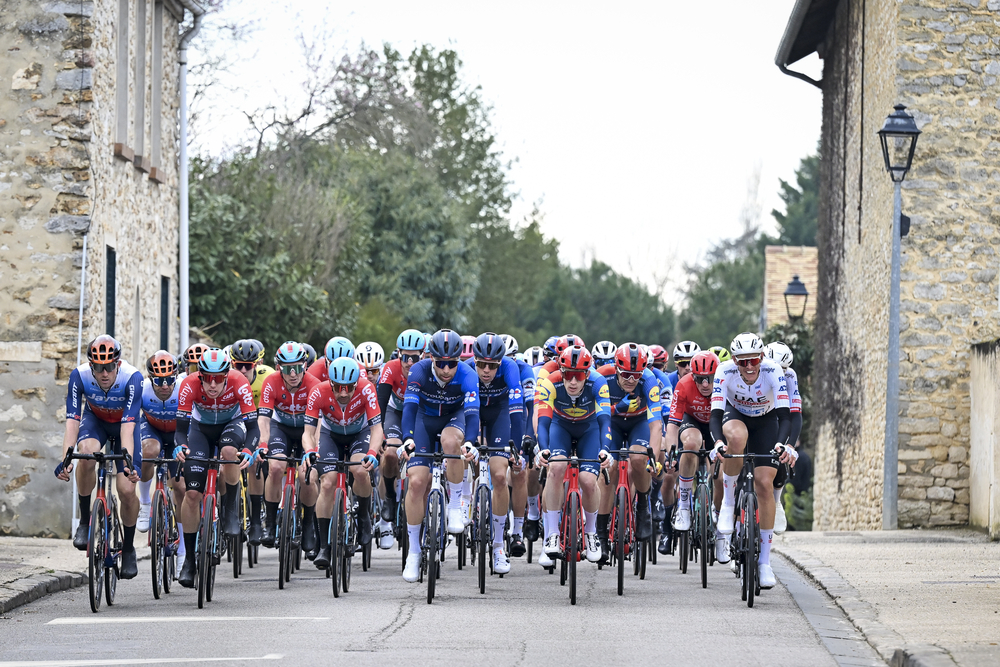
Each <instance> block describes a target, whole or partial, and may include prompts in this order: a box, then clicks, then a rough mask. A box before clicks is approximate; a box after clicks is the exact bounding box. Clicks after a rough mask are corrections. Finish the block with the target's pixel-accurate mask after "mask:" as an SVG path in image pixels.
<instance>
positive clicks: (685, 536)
mask: <svg viewBox="0 0 1000 667" xmlns="http://www.w3.org/2000/svg"><path fill="white" fill-rule="evenodd" d="M678 546H679V547H680V563H681V574H687V571H688V559H689V558H690V553H689V552H690V549H691V531H690V530H684V531H681V535H680V540H679V541H678Z"/></svg>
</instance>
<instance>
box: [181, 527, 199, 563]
mask: <svg viewBox="0 0 1000 667" xmlns="http://www.w3.org/2000/svg"><path fill="white" fill-rule="evenodd" d="M197 541H198V533H184V553H185V554H186V558H187V560H190V561H191V562H194V552H195V543H196V542H197Z"/></svg>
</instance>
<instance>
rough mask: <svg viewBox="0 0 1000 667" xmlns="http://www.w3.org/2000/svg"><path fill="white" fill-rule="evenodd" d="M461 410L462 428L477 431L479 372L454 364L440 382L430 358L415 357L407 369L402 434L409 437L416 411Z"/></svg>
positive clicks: (438, 413)
mask: <svg viewBox="0 0 1000 667" xmlns="http://www.w3.org/2000/svg"><path fill="white" fill-rule="evenodd" d="M462 411H464V414H465V432H466V433H479V376H478V375H476V371H474V370H473V369H472V368H470V367H469V366H467V365H466V364H462V363H460V364H458V366H457V367H456V371H455V377H453V378H452V379H451V380H450V381H448V382H447V383H444V384H443V385H442V383H441V381H440V380H438V379H437V376H436V375H435V374H434V361H433V360H432V359H424V360H422V361H418V362H417V363H415V364H414V365H413V368H411V369H410V375H409V377H408V378H407V381H406V398H405V400H404V401H403V437H404V438H412V437H413V429H414V425H415V423H416V418H417V412H420V413H421V414H424V415H427V416H434V417H443V416H445V415H452V414H455V413H458V412H462Z"/></svg>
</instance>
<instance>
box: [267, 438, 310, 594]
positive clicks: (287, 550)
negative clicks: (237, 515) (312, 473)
mask: <svg viewBox="0 0 1000 667" xmlns="http://www.w3.org/2000/svg"><path fill="white" fill-rule="evenodd" d="M267 458H268V459H274V460H277V461H281V462H283V463H287V464H288V465H286V466H285V479H284V480H282V483H281V501H280V502H279V504H278V513H277V515H276V516H275V521H276V523H277V525H278V536H277V537H278V539H277V545H278V589H279V590H281V589H283V588H284V587H285V584H286V583H288V582H289V581H291V578H292V569H293V567H298V561H299V558H300V557H301V551H302V549H301V546H300V544H301V543H300V539H301V534H302V525H301V517H300V516H299V515H300V511H301V510H300V508H299V505H298V489H297V487H296V484H295V481H296V473H297V472H298V468H297V467H296V466H297V464H298V463H300V462H301V461H302V460H303V459H301V458H295V457H292V456H284V455H282V456H275V455H270V454H269V455H268V456H267ZM305 477H306V484H309V471H308V469H307V470H306V475H305ZM293 558H294V560H293ZM293 563H294V566H293Z"/></svg>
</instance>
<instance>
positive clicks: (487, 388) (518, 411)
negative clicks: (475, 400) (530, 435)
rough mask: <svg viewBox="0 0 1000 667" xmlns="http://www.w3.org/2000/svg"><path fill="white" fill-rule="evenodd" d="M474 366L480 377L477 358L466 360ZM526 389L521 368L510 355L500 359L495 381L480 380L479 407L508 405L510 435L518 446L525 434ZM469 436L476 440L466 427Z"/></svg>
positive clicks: (470, 365) (470, 366)
mask: <svg viewBox="0 0 1000 667" xmlns="http://www.w3.org/2000/svg"><path fill="white" fill-rule="evenodd" d="M465 363H466V364H468V365H469V368H472V369H473V370H472V372H473V373H475V374H476V377H479V374H478V373H476V371H475V363H476V360H475V359H469V360H468V361H466V362H465ZM523 397H524V390H523V388H522V387H521V369H520V368H519V367H518V365H517V362H516V361H514V360H513V359H511V358H509V357H504V358H503V359H501V360H500V368H498V369H497V374H496V375H495V376H494V377H493V382H490V383H489V384H488V385H486V384H483V382H482V380H480V381H479V407H480V410H482V409H483V408H492V407H496V406H501V407H506V408H507V414H509V415H510V417H509V418H510V435H511V439H513V440H514V443H515V445H516V446H518V447H520V446H521V438H522V436H523V435H524V398H523ZM466 434H467V438H468V439H469V440H474V439H475V438H474V437H472V436H474V435H475V434H474V433H472V432H471V431H469V430H468V429H466Z"/></svg>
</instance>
